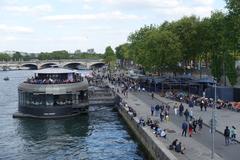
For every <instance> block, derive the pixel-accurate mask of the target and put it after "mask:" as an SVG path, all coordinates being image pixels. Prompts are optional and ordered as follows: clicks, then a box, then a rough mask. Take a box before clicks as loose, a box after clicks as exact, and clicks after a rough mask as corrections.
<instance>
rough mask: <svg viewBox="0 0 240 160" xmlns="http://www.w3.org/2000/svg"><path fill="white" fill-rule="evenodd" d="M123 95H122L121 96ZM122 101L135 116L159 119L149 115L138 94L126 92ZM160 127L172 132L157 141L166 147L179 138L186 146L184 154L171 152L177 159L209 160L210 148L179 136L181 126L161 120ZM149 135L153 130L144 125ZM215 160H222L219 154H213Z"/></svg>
mask: <svg viewBox="0 0 240 160" xmlns="http://www.w3.org/2000/svg"><path fill="white" fill-rule="evenodd" d="M122 97H123V96H122ZM144 97H145V98H146V97H148V98H149V96H148V95H146V94H145V95H144ZM123 99H124V101H125V102H127V103H128V105H129V106H131V107H132V108H133V109H134V110H135V111H136V112H137V117H138V118H140V117H143V118H144V119H147V118H152V119H159V117H153V116H151V115H150V107H149V104H148V103H146V102H145V99H142V98H141V97H140V98H139V97H138V95H134V94H132V93H129V94H128V98H124V97H123ZM154 103H155V104H156V103H159V101H158V100H155V101H154ZM160 127H161V128H164V129H168V130H172V131H174V133H172V132H171V133H167V139H164V138H158V139H159V141H161V142H163V143H164V144H166V147H168V146H169V144H171V142H172V141H173V140H174V139H176V138H177V139H179V141H181V142H182V144H183V146H184V147H185V148H186V150H185V151H184V153H185V154H179V153H176V152H175V151H172V153H173V154H174V155H175V156H176V157H177V158H178V159H179V160H210V159H211V150H210V149H209V148H207V147H206V146H204V145H203V144H201V143H199V142H198V141H196V140H195V139H193V138H189V137H182V136H181V128H180V127H179V126H177V125H176V124H174V123H172V122H163V123H162V122H161V123H160ZM144 129H145V130H146V131H148V133H149V134H152V135H151V136H154V133H153V130H151V128H150V127H148V126H146V127H144ZM215 159H216V160H222V159H223V158H221V157H220V156H219V155H217V154H215Z"/></svg>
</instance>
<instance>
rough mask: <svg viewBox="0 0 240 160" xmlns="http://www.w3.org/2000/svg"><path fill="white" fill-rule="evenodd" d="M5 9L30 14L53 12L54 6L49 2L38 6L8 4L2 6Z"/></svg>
mask: <svg viewBox="0 0 240 160" xmlns="http://www.w3.org/2000/svg"><path fill="white" fill-rule="evenodd" d="M2 8H3V9H4V10H6V11H9V12H14V13H15V12H16V13H30V14H42V13H46V12H51V11H52V10H53V9H52V6H51V5H49V4H41V5H36V6H28V5H7V6H3V7H2Z"/></svg>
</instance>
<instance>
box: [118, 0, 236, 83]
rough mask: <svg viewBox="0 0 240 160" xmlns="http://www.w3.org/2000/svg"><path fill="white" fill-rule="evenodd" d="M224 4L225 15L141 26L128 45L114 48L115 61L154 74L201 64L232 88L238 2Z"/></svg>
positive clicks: (232, 0)
mask: <svg viewBox="0 0 240 160" xmlns="http://www.w3.org/2000/svg"><path fill="white" fill-rule="evenodd" d="M225 1H226V8H227V10H228V11H227V12H226V13H224V12H222V11H214V12H212V14H211V16H210V17H206V18H199V17H197V16H194V15H192V16H189V17H187V16H185V17H183V18H181V19H179V20H177V21H172V22H168V21H165V22H163V23H162V24H160V25H153V24H151V25H148V26H143V27H141V28H140V29H139V30H137V31H135V32H133V33H131V34H130V35H129V36H128V43H124V44H121V45H119V46H117V47H116V56H117V58H118V59H122V60H124V61H126V60H133V61H134V62H135V63H136V64H140V65H141V66H142V67H144V69H145V70H148V71H157V72H166V71H167V72H176V71H179V70H186V69H189V68H192V69H193V70H194V69H196V68H197V66H198V65H199V63H200V64H202V63H203V64H205V66H206V67H207V69H210V71H211V73H212V75H213V76H214V77H215V78H216V79H217V80H220V79H221V77H222V76H225V75H226V76H227V77H228V79H229V81H230V83H231V84H232V85H234V84H235V83H236V78H237V72H236V69H235V60H236V56H235V55H236V54H237V55H238V53H239V51H240V30H239V28H240V1H239V0H225ZM208 67H210V68H208Z"/></svg>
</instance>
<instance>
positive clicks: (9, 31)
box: [0, 24, 33, 33]
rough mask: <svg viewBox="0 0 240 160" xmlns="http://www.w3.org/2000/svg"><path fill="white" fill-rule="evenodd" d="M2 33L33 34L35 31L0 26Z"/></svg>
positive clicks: (4, 25)
mask: <svg viewBox="0 0 240 160" xmlns="http://www.w3.org/2000/svg"><path fill="white" fill-rule="evenodd" d="M0 32H5V33H33V29H32V28H29V27H23V26H8V25H6V24H0Z"/></svg>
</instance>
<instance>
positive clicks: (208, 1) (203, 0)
mask: <svg viewBox="0 0 240 160" xmlns="http://www.w3.org/2000/svg"><path fill="white" fill-rule="evenodd" d="M214 1H215V0H193V2H195V3H196V4H198V5H213V4H214Z"/></svg>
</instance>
